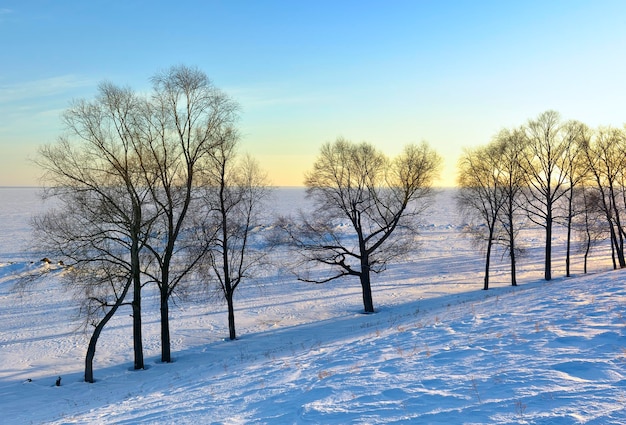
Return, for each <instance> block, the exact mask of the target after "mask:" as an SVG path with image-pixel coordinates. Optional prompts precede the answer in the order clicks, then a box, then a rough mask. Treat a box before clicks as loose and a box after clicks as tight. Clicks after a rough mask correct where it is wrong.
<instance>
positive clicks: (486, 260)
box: [483, 225, 493, 291]
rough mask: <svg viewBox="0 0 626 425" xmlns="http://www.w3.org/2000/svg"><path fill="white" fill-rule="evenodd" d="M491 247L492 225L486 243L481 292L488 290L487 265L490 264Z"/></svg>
mask: <svg viewBox="0 0 626 425" xmlns="http://www.w3.org/2000/svg"><path fill="white" fill-rule="evenodd" d="M492 245H493V225H492V227H491V229H489V240H488V241H487V255H486V257H485V279H484V282H485V283H484V285H483V290H485V291H486V290H488V289H489V265H490V263H491V247H492Z"/></svg>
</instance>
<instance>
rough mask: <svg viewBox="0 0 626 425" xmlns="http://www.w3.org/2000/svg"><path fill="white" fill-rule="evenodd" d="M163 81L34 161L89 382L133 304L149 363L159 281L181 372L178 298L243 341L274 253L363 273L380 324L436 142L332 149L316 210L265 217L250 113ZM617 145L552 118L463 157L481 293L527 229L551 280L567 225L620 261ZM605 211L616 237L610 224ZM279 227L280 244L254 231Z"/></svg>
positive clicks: (310, 179)
mask: <svg viewBox="0 0 626 425" xmlns="http://www.w3.org/2000/svg"><path fill="white" fill-rule="evenodd" d="M151 82H152V89H151V91H150V92H149V93H138V92H135V91H133V90H132V89H130V88H127V87H120V86H116V85H114V84H111V83H106V82H105V83H102V84H101V85H100V86H99V89H98V94H97V96H96V97H95V98H94V99H91V100H77V101H74V102H73V103H72V104H71V105H70V107H69V108H68V109H67V110H66V111H65V113H64V115H63V120H64V123H65V127H66V131H65V133H64V134H63V135H62V136H60V137H59V139H58V140H57V141H56V142H55V143H51V144H48V145H44V146H42V147H41V148H40V150H39V156H38V159H37V162H38V164H39V166H40V167H41V168H42V170H43V171H44V175H43V179H42V180H43V182H44V184H45V192H44V194H45V196H46V197H49V198H53V199H54V200H55V203H54V205H55V207H54V208H52V209H49V210H48V211H47V212H45V213H44V214H42V215H40V216H38V217H36V218H35V219H34V220H33V228H34V235H35V240H36V242H37V246H38V249H40V250H42V251H44V252H46V253H48V255H50V256H56V257H57V258H61V259H62V261H63V263H64V268H63V271H62V273H58V274H56V276H57V278H58V279H60V280H61V281H62V282H63V283H64V284H65V285H66V287H67V288H68V289H69V290H71V291H73V292H74V293H75V294H76V298H77V299H78V300H79V301H80V312H81V317H83V318H84V324H85V327H86V328H87V329H89V330H90V331H91V337H90V340H89V343H88V347H87V351H86V356H85V376H84V377H85V381H87V382H94V371H93V360H94V357H95V354H96V346H97V342H98V338H99V336H100V334H101V332H102V331H103V329H104V328H105V326H106V325H107V323H108V322H109V321H110V320H111V319H112V318H113V317H114V315H115V314H117V312H118V311H119V309H120V308H122V307H126V308H130V309H131V312H132V315H131V316H132V339H133V352H134V368H135V369H143V368H144V358H143V344H142V304H141V303H142V291H143V290H144V288H146V287H147V286H151V287H153V288H155V289H156V290H157V292H158V294H159V298H160V331H161V332H160V333H161V361H163V362H171V361H172V357H171V343H170V340H171V334H170V323H169V320H170V318H169V307H170V303H171V301H172V298H173V297H176V296H179V295H183V294H185V293H186V292H187V291H190V290H191V289H192V288H193V287H194V285H195V286H196V287H197V286H198V285H200V286H202V285H204V287H208V286H212V287H215V288H218V293H219V294H220V295H221V297H222V298H223V300H224V301H225V302H226V304H227V307H228V328H229V338H230V339H231V340H232V339H236V338H237V333H236V326H235V308H234V302H235V294H236V290H237V288H238V287H239V286H240V285H241V284H242V283H243V282H245V281H249V280H251V279H253V278H254V277H255V276H256V275H257V274H258V273H259V272H260V271H262V269H263V268H265V267H268V266H269V261H270V258H269V254H270V253H271V251H272V250H273V249H275V248H277V247H283V248H284V249H288V250H290V252H293V253H295V254H296V256H297V258H298V261H295V262H294V263H293V271H294V273H295V275H296V276H297V278H298V279H299V280H301V281H305V282H315V283H324V282H328V281H331V280H335V279H339V278H342V277H345V276H354V277H355V278H358V279H359V282H360V284H361V289H362V291H361V292H362V298H363V307H364V311H365V312H366V313H371V312H374V311H375V309H374V303H373V297H372V287H371V283H372V281H371V275H372V273H374V274H377V273H381V272H383V271H384V270H385V269H386V267H387V265H388V264H390V262H392V261H395V260H398V259H399V258H401V257H403V256H404V255H406V254H407V253H409V252H412V251H414V250H415V249H416V248H417V243H418V241H419V240H418V238H419V234H418V231H417V223H418V219H419V217H420V216H421V215H423V214H424V213H425V212H426V211H427V209H428V207H429V205H430V204H431V202H432V200H433V195H434V194H435V192H434V190H433V188H432V185H433V183H434V181H435V180H436V178H437V176H438V172H439V169H440V165H441V158H440V156H439V155H438V154H437V153H436V152H435V151H434V150H433V149H432V148H431V147H430V146H429V145H428V144H427V143H425V142H423V143H420V144H410V145H407V146H406V147H405V148H404V149H403V150H402V151H401V153H400V154H399V155H397V156H396V157H394V158H390V157H388V156H387V155H385V154H384V153H382V152H381V151H379V150H378V149H377V148H375V147H374V146H373V145H371V144H369V143H365V142H362V143H354V142H351V141H349V140H346V139H343V138H338V139H337V140H335V141H334V142H328V143H325V144H323V145H322V146H321V149H320V152H319V155H318V157H317V158H316V160H315V162H314V163H313V166H312V169H311V170H310V171H308V172H307V173H306V174H305V181H304V182H305V186H306V194H307V198H308V199H309V200H311V201H312V202H311V204H310V205H311V206H310V208H309V209H308V210H301V211H300V212H299V214H298V215H297V216H295V217H294V216H282V217H278V218H273V219H271V220H270V218H269V217H265V216H264V214H265V213H266V211H267V210H268V208H267V203H268V202H270V201H271V195H272V190H271V188H270V185H269V182H268V180H267V177H266V174H265V173H264V172H263V171H262V170H261V169H260V168H259V166H258V164H257V163H256V161H255V160H254V159H253V158H251V157H250V156H247V155H243V154H241V153H239V150H238V147H239V141H240V135H239V134H238V131H237V120H238V117H239V106H238V104H237V103H236V102H235V101H234V100H233V99H231V98H230V97H229V96H228V95H226V94H225V93H224V92H222V91H221V90H219V89H218V88H216V87H215V86H214V85H213V84H212V82H211V81H210V80H209V78H208V77H207V76H206V74H204V73H203V72H202V71H200V70H198V69H196V68H190V67H187V66H175V67H172V68H170V69H168V70H166V71H163V72H160V73H157V74H156V75H155V76H154V77H153V78H152V80H151ZM618 136H619V137H621V139H620V140H621V141H620V143H624V140H623V139H624V137H623V132H620V131H618V130H613V129H601V130H598V131H597V132H595V133H593V137H592V132H591V131H590V130H589V129H588V128H587V127H585V126H584V125H582V124H580V123H577V122H568V123H565V124H563V123H561V122H560V118H559V116H558V114H556V113H555V112H552V111H549V112H546V113H545V114H542V115H541V116H540V117H539V118H538V119H537V120H534V121H529V123H528V124H527V125H525V126H523V127H520V128H516V129H513V130H503V131H502V132H500V133H499V134H498V135H497V136H496V137H495V138H494V140H493V141H492V142H491V143H489V144H488V145H486V146H481V147H478V148H474V149H467V150H466V151H465V152H464V154H463V156H462V158H461V160H460V162H459V180H458V183H459V187H460V189H459V192H458V196H457V205H458V206H459V208H460V209H461V210H462V212H463V214H464V216H465V217H466V218H467V223H468V225H467V227H466V231H467V233H468V234H470V235H472V236H473V237H474V240H475V241H477V242H480V243H481V244H482V243H484V244H485V246H486V248H487V249H486V253H487V254H486V268H485V284H484V289H487V288H488V276H489V262H490V256H491V250H492V247H493V245H494V244H501V245H503V246H504V247H505V248H506V249H507V250H508V253H509V255H510V259H511V271H512V273H511V279H512V280H511V281H512V284H513V285H516V278H515V263H516V253H518V252H519V251H520V247H519V246H518V243H517V237H518V233H519V231H520V230H521V229H522V227H523V226H524V220H526V219H527V220H531V221H532V222H534V223H537V224H539V225H540V226H542V227H543V228H544V229H545V232H546V251H545V252H546V274H545V277H546V279H550V278H551V271H550V264H551V240H552V236H551V234H552V226H553V224H554V223H565V225H566V226H568V229H570V231H571V230H572V229H574V230H576V231H577V232H579V233H581V234H582V233H584V232H586V233H585V234H586V235H587V236H586V237H587V240H588V249H590V248H591V246H592V245H593V243H594V242H595V241H597V240H599V238H600V237H602V235H604V234H606V232H609V233H610V234H611V240H612V242H613V246H614V252H615V255H616V256H617V258H618V259H619V264H620V266H621V267H623V266H624V254H623V239H624V230H623V229H622V227H621V221H620V216H619V212H620V211H623V209H624V208H626V191H624V189H623V188H624V187H626V186H624V185H623V183H624V182H623V175H622V174H621V173H622V171H621V170H622V169H623V167H622V166H621V165H619V164H617V163H614V162H613V161H616V160H617V158H618V157H620V154H619V153H620V152H624V149H623V145H620V146H621V147H615V146H614V143H616V140H617V139H615V138H616V137H618ZM609 151H610V153H609ZM621 156H623V155H621ZM609 163H610V166H611V167H613V168H611V172H608V171H607V168H606V167H608V164H609ZM585 164H586V165H585ZM594 173H595V174H594ZM593 182H595V185H594V184H592V183H593ZM599 201H602V203H601V204H599ZM564 211H566V212H567V213H564ZM598 217H603V219H605V220H606V223H607V225H606V226H604V227H600V226H599V225H598V223H599V219H598ZM270 221H271V226H268V227H271V228H273V229H274V230H273V231H272V232H258V231H257V229H258V228H259V226H260V225H263V224H267V223H269V222H270ZM570 233H571V232H570ZM570 233H568V235H569V234H570ZM568 274H569V236H568Z"/></svg>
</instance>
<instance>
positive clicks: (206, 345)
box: [0, 189, 626, 424]
mask: <svg viewBox="0 0 626 425" xmlns="http://www.w3.org/2000/svg"><path fill="white" fill-rule="evenodd" d="M23 191H24V193H22V194H21V195H20V196H23V197H25V201H24V202H22V203H20V202H19V199H20V198H19V196H18V194H17V192H11V193H10V194H9V195H10V196H11V197H12V199H14V202H13V203H11V204H10V205H11V210H10V211H8V212H6V211H5V210H6V209H7V207H6V206H5V205H7V204H6V203H3V204H2V205H3V209H2V211H0V226H2V227H1V228H2V229H4V228H5V227H6V228H7V229H9V228H10V229H13V230H10V229H9V230H7V231H5V232H4V233H1V232H0V235H2V239H0V311H1V312H2V320H0V409H1V410H0V411H1V412H2V418H1V419H0V423H7V424H14V423H15V424H30V423H37V424H39V423H43V424H70V423H81V424H94V423H95V424H97V423H107V424H108V423H117V424H163V423H172V424H173V423H175V424H197V423H216V424H248V423H253V424H265V423H270V424H289V423H294V424H300V423H312V424H316V423H320V424H345V423H354V424H378V423H386V424H387V423H397V424H404V423H420V424H421V423H424V424H454V423H459V424H460V423H466V424H484V423H496V424H518V423H528V424H573V423H585V424H623V423H626V380H625V376H626V372H625V368H626V342H625V339H624V337H625V334H626V287H625V285H624V283H623V280H624V279H623V272H619V271H617V272H613V271H608V270H609V269H610V261H608V260H609V259H608V258H607V249H606V247H604V248H603V249H599V250H598V252H597V254H596V255H597V256H596V257H595V258H594V263H593V266H592V267H591V270H592V273H590V274H588V275H586V276H583V275H581V272H580V270H579V268H580V258H579V257H576V260H575V265H576V267H578V268H577V269H575V270H574V272H575V273H577V274H578V275H577V276H576V277H574V278H569V279H566V278H563V277H561V276H562V275H563V270H562V268H563V267H562V264H561V263H562V258H563V253H562V248H561V245H562V244H559V242H562V239H559V238H562V236H557V239H556V240H555V248H556V251H555V255H554V272H553V274H554V276H555V277H556V278H555V279H554V280H552V281H551V282H543V281H541V276H542V271H541V264H542V259H541V249H540V248H539V249H536V248H533V249H531V250H530V252H529V254H528V256H527V257H525V258H523V259H521V260H520V273H519V283H520V286H518V287H516V288H513V287H510V286H508V285H509V283H508V275H507V271H508V269H507V266H506V260H505V259H504V260H501V259H500V257H494V269H493V276H492V289H491V290H489V291H482V290H481V288H482V259H481V257H480V255H478V254H477V253H476V252H475V249H474V248H472V247H471V245H470V243H469V241H468V240H466V239H464V238H462V237H461V236H460V235H459V232H458V229H459V224H458V223H457V222H456V217H455V216H454V212H453V205H452V204H451V202H450V201H451V200H450V195H449V193H448V192H444V193H442V194H441V195H440V196H439V198H438V203H437V204H436V205H435V209H436V210H435V212H434V213H433V214H432V215H431V216H429V217H427V221H428V222H427V223H426V224H425V225H424V226H423V227H422V239H423V246H422V248H421V250H420V253H419V255H416V256H414V257H410V258H408V259H407V260H406V261H405V262H402V263H400V264H395V265H392V266H391V267H390V268H389V270H388V271H387V272H385V273H384V274H381V275H379V276H375V277H374V283H373V295H374V304H375V307H376V308H377V313H375V314H370V315H366V314H361V310H362V305H361V294H360V287H359V284H358V282H356V281H354V280H349V279H346V280H344V281H341V282H335V283H331V284H326V285H312V284H305V283H301V282H297V281H295V279H294V278H293V277H291V276H290V275H288V274H276V275H270V276H266V277H265V278H264V279H262V283H261V284H260V285H248V286H244V287H242V288H241V289H240V292H239V293H238V295H237V297H236V308H237V312H236V320H237V325H238V333H239V336H240V339H239V340H237V341H226V340H225V339H224V337H225V336H226V335H227V326H226V312H225V311H226V310H225V306H224V305H222V304H221V303H216V302H215V301H210V300H205V301H204V302H202V303H200V302H191V301H179V302H177V305H176V306H173V307H172V310H171V327H172V329H171V331H172V348H173V356H174V360H175V361H174V362H173V363H171V364H162V363H160V362H159V361H158V359H159V353H160V343H159V326H158V296H157V294H156V292H155V291H153V290H147V291H145V296H146V298H145V301H144V303H143V305H144V317H143V320H144V324H145V328H144V348H145V355H146V364H147V369H146V370H143V371H133V370H131V369H130V368H131V367H132V340H131V332H130V330H131V320H130V318H129V313H130V312H129V311H128V310H120V312H119V313H118V314H117V315H116V316H115V317H114V318H113V320H112V321H111V322H110V324H109V325H108V326H107V327H106V328H105V330H104V332H103V334H102V336H101V338H100V341H99V343H98V349H97V353H96V359H95V364H94V367H95V376H96V380H97V382H96V383H95V384H87V383H84V382H82V373H83V369H82V367H83V361H84V351H85V348H86V344H87V338H88V336H87V335H85V334H84V333H82V332H81V331H80V330H78V322H77V321H75V320H72V319H74V318H75V315H76V313H77V311H76V306H75V304H74V303H73V302H72V300H71V295H70V294H68V293H66V292H63V291H62V290H61V288H60V287H59V285H58V283H57V281H56V280H55V279H49V280H46V281H45V282H43V283H40V284H38V285H36V286H34V287H29V288H27V289H26V290H24V291H22V292H15V291H13V286H14V284H15V275H16V274H19V273H20V272H21V271H24V270H26V269H30V268H33V267H39V264H38V263H37V260H38V258H36V257H31V258H30V259H29V258H28V255H27V254H24V253H23V252H22V251H20V250H18V249H17V248H16V246H15V243H14V241H15V240H17V239H15V238H16V237H17V236H16V235H21V236H20V237H21V239H24V238H27V235H28V233H27V232H28V226H27V217H25V215H26V214H25V212H26V211H33V210H36V208H35V207H34V205H37V203H36V202H35V201H34V200H33V199H35V198H34V196H35V191H33V190H31V191H29V190H24V189H23ZM9 195H7V194H6V190H5V189H0V196H9ZM300 195H301V193H300ZM300 195H299V194H298V192H297V191H293V192H288V193H287V196H288V198H289V203H291V204H293V199H294V198H295V199H298V196H300ZM300 199H301V198H300ZM283 202H286V201H284V200H283ZM19 208H23V209H22V210H21V214H18V212H20V210H19ZM16 209H17V211H16ZM24 223H26V225H24ZM7 235H11V236H10V237H7ZM527 240H528V241H530V240H534V241H535V242H533V243H536V240H539V241H540V240H541V234H537V233H534V234H528V235H527ZM30 255H31V256H32V255H34V254H30ZM30 261H34V263H33V264H31V263H30ZM58 376H61V377H62V385H61V386H60V387H56V386H54V382H55V380H56V378H57V377H58Z"/></svg>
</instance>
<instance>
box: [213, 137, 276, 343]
mask: <svg viewBox="0 0 626 425" xmlns="http://www.w3.org/2000/svg"><path fill="white" fill-rule="evenodd" d="M236 144H237V135H236V133H235V132H234V131H233V130H232V129H226V131H225V133H224V136H223V142H222V143H220V145H219V147H218V148H216V149H214V150H212V151H211V155H210V158H211V159H210V163H211V166H210V167H208V168H207V170H206V174H205V176H204V180H203V188H204V189H205V197H204V203H205V205H206V206H207V208H208V217H207V219H206V221H205V223H203V226H204V227H206V228H207V231H206V233H205V234H206V235H210V236H209V238H208V239H209V240H210V245H211V248H210V251H209V256H208V257H207V264H208V270H207V272H208V273H207V275H208V276H209V277H210V278H212V280H214V281H216V282H217V284H218V286H219V289H220V292H221V294H222V295H223V297H224V299H225V300H226V304H227V306H228V330H229V337H230V339H231V340H234V339H236V338H237V333H236V328H235V304H234V296H235V291H236V290H237V288H238V287H239V285H240V284H241V283H242V282H244V281H246V280H249V279H252V278H253V277H254V273H255V271H256V270H258V269H259V267H263V265H264V264H265V261H264V259H265V258H266V256H267V255H268V252H269V251H268V250H267V249H266V248H267V247H266V246H264V243H263V241H262V240H261V239H260V237H259V235H258V234H256V232H255V229H257V228H258V226H259V225H260V224H261V223H262V221H261V220H262V217H261V216H262V213H263V206H264V203H265V201H266V200H267V198H268V196H269V194H270V193H271V189H270V188H269V187H268V183H267V178H266V176H265V173H263V172H262V171H261V170H260V169H259V167H258V165H257V163H256V162H255V161H254V160H253V159H252V158H251V157H249V156H244V157H243V158H239V157H238V156H237V152H236Z"/></svg>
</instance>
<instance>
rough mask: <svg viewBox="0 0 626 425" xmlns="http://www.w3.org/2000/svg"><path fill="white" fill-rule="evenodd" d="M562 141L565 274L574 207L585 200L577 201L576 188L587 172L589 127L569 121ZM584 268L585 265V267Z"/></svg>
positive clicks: (568, 256)
mask: <svg viewBox="0 0 626 425" xmlns="http://www.w3.org/2000/svg"><path fill="white" fill-rule="evenodd" d="M563 133H564V134H563V137H564V143H565V145H566V146H567V149H565V151H564V152H563V162H562V166H561V167H562V171H563V172H564V173H565V174H566V176H567V184H566V189H565V194H564V199H565V214H564V221H565V227H566V229H567V240H566V252H565V276H567V277H570V275H571V270H570V269H571V246H572V231H573V222H574V218H575V216H576V215H577V214H579V213H581V211H579V210H577V209H576V208H575V207H576V206H577V205H582V206H585V204H586V203H585V202H583V203H582V204H581V203H577V202H576V199H575V198H576V196H577V195H578V192H579V191H578V190H577V189H578V188H579V186H580V185H581V184H582V182H583V181H584V180H585V178H586V177H587V174H588V170H589V165H588V162H587V158H586V157H585V155H584V146H586V145H588V142H589V139H590V137H591V131H590V130H589V128H588V127H587V126H586V125H585V124H583V123H581V122H578V121H569V122H567V123H565V125H564V126H563ZM585 268H586V267H585Z"/></svg>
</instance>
